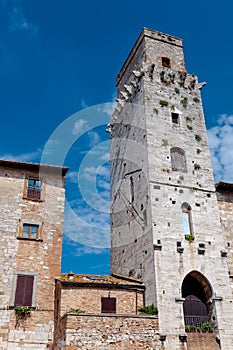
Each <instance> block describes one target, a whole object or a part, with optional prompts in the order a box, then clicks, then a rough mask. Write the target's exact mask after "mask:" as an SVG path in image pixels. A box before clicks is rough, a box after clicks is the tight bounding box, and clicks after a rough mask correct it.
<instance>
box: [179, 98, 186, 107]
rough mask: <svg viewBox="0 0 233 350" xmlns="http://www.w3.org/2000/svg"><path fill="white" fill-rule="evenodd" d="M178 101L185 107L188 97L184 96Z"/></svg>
mask: <svg viewBox="0 0 233 350" xmlns="http://www.w3.org/2000/svg"><path fill="white" fill-rule="evenodd" d="M180 103H181V104H182V106H183V107H184V108H186V107H187V105H188V98H187V97H184V98H183V99H182V100H180Z"/></svg>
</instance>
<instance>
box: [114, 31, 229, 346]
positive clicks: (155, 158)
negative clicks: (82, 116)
mask: <svg viewBox="0 0 233 350" xmlns="http://www.w3.org/2000/svg"><path fill="white" fill-rule="evenodd" d="M137 45H138V49H136V47H137ZM137 52H140V53H141V54H138V55H137ZM162 57H167V58H169V59H170V67H163V66H162ZM135 67H137V70H138V71H136V72H135V71H134V70H135ZM184 73H186V72H185V65H184V57H183V48H182V42H181V40H179V39H177V38H174V37H170V36H168V35H166V34H162V33H157V32H153V31H150V30H147V29H144V31H143V34H141V35H140V37H139V39H138V41H137V44H136V46H134V48H133V50H132V51H131V53H130V55H129V57H128V59H127V60H126V63H125V64H124V65H123V68H122V70H121V72H120V74H119V75H118V78H117V87H118V97H120V96H123V97H124V99H125V101H124V102H122V101H118V106H117V108H116V111H115V112H114V114H113V117H112V119H111V122H112V123H113V128H112V129H113V131H112V133H111V137H112V140H111V158H114V157H115V158H116V159H117V160H115V163H118V164H116V165H115V163H114V166H113V167H112V168H111V186H112V215H111V225H112V226H111V234H112V237H111V238H112V256H111V268H112V271H113V269H114V268H116V269H117V271H121V270H122V269H125V272H124V273H125V274H126V271H127V269H128V273H132V271H134V273H135V274H136V276H137V274H139V273H140V272H141V276H142V279H143V282H144V284H145V286H146V304H150V303H152V302H154V303H155V304H157V306H158V309H159V330H160V331H161V332H164V333H166V334H168V338H167V340H168V342H167V343H166V346H167V347H166V348H167V349H170V348H171V346H173V349H176V347H179V343H178V342H177V339H178V338H177V335H178V334H179V333H182V332H184V315H183V303H182V283H183V281H184V278H185V277H186V276H187V275H188V274H190V273H192V272H193V271H197V273H198V274H199V276H200V279H203V280H204V279H206V280H207V281H208V283H209V284H210V286H211V290H212V291H213V299H211V300H209V302H210V303H211V304H212V306H211V307H212V310H214V311H213V313H212V315H211V321H213V322H214V323H215V325H216V327H218V332H219V335H220V338H221V340H222V341H221V344H222V349H226V350H231V349H232V347H233V327H232V323H233V316H232V315H233V308H232V301H233V300H232V292H231V289H230V284H229V276H228V265H227V259H226V258H224V256H222V254H221V250H222V249H224V247H225V246H226V240H225V236H224V235H223V234H222V228H221V225H220V220H219V210H218V204H217V198H216V194H215V188H214V183H213V174H212V166H211V162H210V154H209V148H208V142H207V136H206V129H205V121H204V115H203V108H202V102H201V95H200V89H201V88H202V84H199V83H198V79H197V76H195V75H193V74H187V73H186V75H185V78H184V80H182V76H183V74H184ZM134 76H135V77H136V78H137V79H139V80H140V82H139V83H138V85H137V82H135V81H134V80H133V77H134ZM128 96H130V97H128ZM128 101H129V102H132V103H134V101H137V103H141V104H142V107H141V110H142V113H141V118H140V117H139V115H140V114H137V113H131V115H130V114H129V113H128V111H129V110H130V108H129V106H128V103H127V102H128ZM119 111H120V113H119ZM174 113H175V114H176V116H178V117H177V118H178V122H177V123H175V122H174V119H173V117H174V116H173V115H172V114H174ZM116 123H119V124H121V125H122V128H121V129H120V132H119V133H116V134H114V132H115V124H116ZM143 123H144V124H143ZM138 125H139V126H140V132H138V133H136V130H138V129H137V126H138ZM123 126H124V127H123ZM138 134H139V138H138V137H137V135H138ZM142 135H144V138H143V142H141V139H142ZM115 137H116V141H115V142H114V138H115ZM138 140H139V141H138ZM173 147H178V148H179V149H182V150H183V151H184V154H185V157H184V163H185V167H184V169H183V170H182V169H174V168H172V162H171V149H172V148H173ZM122 159H123V160H122ZM128 160H132V163H135V164H136V165H137V167H132V166H131V163H130V162H129V161H128ZM125 163H126V164H125ZM128 164H129V165H128ZM112 169H113V170H112ZM116 169H117V170H118V171H117V172H116ZM125 169H126V170H125ZM135 170H137V171H135ZM140 170H141V173H140ZM118 174H122V175H121V176H118ZM142 174H143V175H144V176H142ZM128 175H129V176H131V177H132V179H131V181H128V182H127V176H128ZM139 175H141V176H139ZM129 180H130V179H129ZM132 180H133V181H132ZM132 188H133V189H134V191H135V192H134V196H132ZM122 193H124V194H125V197H124V196H123V194H122ZM134 197H135V198H136V199H135V202H134V201H133V200H132V198H134ZM183 203H187V204H188V205H189V206H190V208H191V221H192V234H193V236H194V242H192V243H189V242H188V241H187V240H185V232H184V225H183V215H182V208H181V206H182V204H183ZM118 213H122V215H117V214H118ZM144 213H146V215H144ZM127 215H128V216H127ZM151 231H152V232H151ZM177 244H179V245H180V246H181V248H182V249H183V250H182V251H181V252H179V251H178V249H177ZM200 246H201V247H202V246H204V253H203V252H202V253H203V254H202V253H200V249H199V248H200ZM148 262H150V263H149V264H148ZM140 269H141V271H140ZM215 296H217V297H216V298H215ZM218 296H219V297H218ZM171 315H173V317H172V318H171ZM216 320H217V321H216ZM174 339H176V341H174Z"/></svg>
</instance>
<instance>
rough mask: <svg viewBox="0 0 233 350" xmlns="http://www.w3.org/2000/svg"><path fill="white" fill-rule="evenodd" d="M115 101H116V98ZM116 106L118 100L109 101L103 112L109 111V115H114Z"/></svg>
mask: <svg viewBox="0 0 233 350" xmlns="http://www.w3.org/2000/svg"><path fill="white" fill-rule="evenodd" d="M114 101H115V98H114ZM116 106H117V103H116V102H111V103H107V104H105V106H104V108H103V112H105V113H107V114H108V115H109V116H112V114H113V112H114V110H115V108H116Z"/></svg>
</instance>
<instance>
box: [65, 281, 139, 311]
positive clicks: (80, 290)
mask: <svg viewBox="0 0 233 350" xmlns="http://www.w3.org/2000/svg"><path fill="white" fill-rule="evenodd" d="M143 295H144V292H143V291H137V292H136V291H135V290H127V289H125V290H124V289H119V290H118V289H112V288H111V289H110V288H109V289H108V288H101V287H100V288H97V287H76V288H75V287H74V288H71V287H64V286H63V288H62V291H61V315H63V314H64V313H65V312H69V310H70V309H81V310H83V311H85V312H87V313H101V297H108V296H111V297H113V298H116V313H117V314H126V315H135V314H137V309H138V308H139V307H141V306H143V302H144V301H143Z"/></svg>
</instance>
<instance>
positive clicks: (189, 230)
mask: <svg viewBox="0 0 233 350" xmlns="http://www.w3.org/2000/svg"><path fill="white" fill-rule="evenodd" d="M181 209H182V216H183V225H184V234H185V235H191V236H193V227H192V214H191V210H192V209H191V206H190V205H189V204H188V203H183V204H182V206H181Z"/></svg>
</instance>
